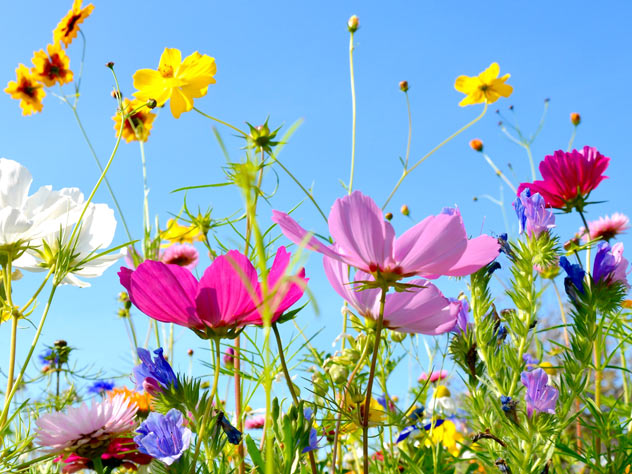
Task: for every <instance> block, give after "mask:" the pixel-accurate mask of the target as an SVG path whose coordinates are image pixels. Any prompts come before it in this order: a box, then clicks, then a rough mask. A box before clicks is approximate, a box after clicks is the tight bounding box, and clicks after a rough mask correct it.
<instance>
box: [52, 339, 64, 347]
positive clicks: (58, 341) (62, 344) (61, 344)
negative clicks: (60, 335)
mask: <svg viewBox="0 0 632 474" xmlns="http://www.w3.org/2000/svg"><path fill="white" fill-rule="evenodd" d="M53 344H54V346H55V347H66V346H67V345H68V343H67V342H66V341H64V340H63V339H59V340H57V341H55V342H54V343H53Z"/></svg>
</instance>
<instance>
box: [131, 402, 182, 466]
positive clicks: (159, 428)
mask: <svg viewBox="0 0 632 474" xmlns="http://www.w3.org/2000/svg"><path fill="white" fill-rule="evenodd" d="M183 421H184V419H183V416H182V413H180V412H179V411H178V410H176V409H175V408H172V409H171V410H169V411H168V412H167V414H166V415H162V414H160V413H155V412H152V413H150V414H149V416H148V417H147V419H146V420H145V421H143V422H142V423H141V425H140V426H139V427H138V429H137V430H136V432H137V433H138V435H137V436H135V437H134V441H135V442H136V444H137V445H138V450H139V451H140V452H141V453H144V454H148V455H150V456H151V457H153V458H155V459H158V460H159V461H162V462H163V463H165V464H167V465H168V466H170V465H171V464H173V463H174V462H175V461H177V460H178V459H179V458H180V456H182V454H183V453H184V452H185V451H186V450H187V449H188V448H189V444H191V430H190V429H189V428H187V427H185V426H183Z"/></svg>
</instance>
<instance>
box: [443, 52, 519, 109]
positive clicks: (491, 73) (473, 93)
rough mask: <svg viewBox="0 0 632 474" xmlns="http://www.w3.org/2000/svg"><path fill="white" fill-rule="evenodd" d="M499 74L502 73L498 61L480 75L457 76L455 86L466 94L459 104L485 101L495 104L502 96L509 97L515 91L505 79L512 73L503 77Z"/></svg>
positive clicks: (464, 104)
mask: <svg viewBox="0 0 632 474" xmlns="http://www.w3.org/2000/svg"><path fill="white" fill-rule="evenodd" d="M498 74H500V67H499V66H498V63H492V64H491V65H490V66H489V67H488V68H487V69H485V70H484V71H483V72H481V73H480V74H479V75H478V76H474V77H470V76H459V77H457V78H456V81H455V83H454V88H455V89H456V90H457V91H459V92H462V93H463V94H465V97H464V98H463V100H462V101H461V102H459V105H460V106H461V107H465V106H466V105H472V104H482V103H484V102H487V103H488V104H493V103H494V102H496V101H497V100H498V99H499V98H500V97H509V96H510V95H511V93H512V92H513V87H511V86H510V85H509V84H505V81H506V80H507V79H509V77H510V74H505V75H504V76H503V77H498Z"/></svg>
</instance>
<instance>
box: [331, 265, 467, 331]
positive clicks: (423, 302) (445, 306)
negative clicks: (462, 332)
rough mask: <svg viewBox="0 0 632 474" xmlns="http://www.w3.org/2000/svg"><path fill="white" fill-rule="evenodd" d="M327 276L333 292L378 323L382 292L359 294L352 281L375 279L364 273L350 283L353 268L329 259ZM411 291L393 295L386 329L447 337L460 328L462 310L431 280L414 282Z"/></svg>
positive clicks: (388, 300) (388, 303) (387, 307)
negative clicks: (458, 318)
mask: <svg viewBox="0 0 632 474" xmlns="http://www.w3.org/2000/svg"><path fill="white" fill-rule="evenodd" d="M323 263H324V265H325V274H326V275H327V279H328V280H329V283H330V284H331V286H332V287H333V289H334V290H335V291H336V293H338V294H339V295H340V296H342V297H343V298H344V299H345V300H347V302H348V303H349V304H350V305H351V306H352V307H353V308H355V310H356V311H357V312H358V313H359V314H360V315H361V316H364V317H365V318H370V319H373V320H377V319H378V317H379V310H380V293H381V290H379V289H365V290H361V291H356V290H355V289H354V287H353V284H352V283H350V281H371V280H373V277H372V276H371V275H369V274H367V273H364V272H363V271H362V270H358V271H356V272H355V276H354V278H353V280H350V279H349V266H348V265H346V264H345V263H342V262H341V261H339V260H335V259H333V258H329V257H325V258H324V260H323ZM408 283H410V284H411V285H416V286H418V287H417V288H415V287H412V288H410V290H409V291H403V292H396V293H389V294H387V295H386V301H385V303H384V317H383V324H384V327H386V328H389V329H392V330H394V331H399V332H404V333H421V334H429V335H436V334H443V333H445V332H448V331H450V330H451V329H452V328H453V327H454V325H455V324H456V316H457V313H458V312H459V309H460V306H459V305H458V304H457V303H451V302H450V301H449V300H448V299H447V298H446V297H445V296H443V295H442V294H441V291H439V289H438V288H437V287H436V286H435V285H433V284H432V283H430V282H429V281H427V280H420V279H417V280H412V281H410V282H408Z"/></svg>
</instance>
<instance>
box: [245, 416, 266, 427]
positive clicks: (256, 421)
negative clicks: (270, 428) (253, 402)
mask: <svg viewBox="0 0 632 474" xmlns="http://www.w3.org/2000/svg"><path fill="white" fill-rule="evenodd" d="M265 424H266V416H265V415H256V416H251V417H250V418H246V423H245V424H244V426H245V427H246V429H247V430H260V429H262V428H263V427H264V426H265Z"/></svg>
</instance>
